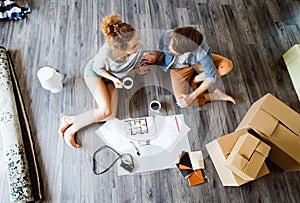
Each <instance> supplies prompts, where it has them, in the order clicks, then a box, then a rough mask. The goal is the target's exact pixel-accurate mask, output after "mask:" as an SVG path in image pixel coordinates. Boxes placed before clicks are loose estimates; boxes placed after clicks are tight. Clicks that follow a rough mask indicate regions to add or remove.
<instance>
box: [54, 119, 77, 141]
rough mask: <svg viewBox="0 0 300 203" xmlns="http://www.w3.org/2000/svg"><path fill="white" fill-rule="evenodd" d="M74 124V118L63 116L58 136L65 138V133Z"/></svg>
mask: <svg viewBox="0 0 300 203" xmlns="http://www.w3.org/2000/svg"><path fill="white" fill-rule="evenodd" d="M73 123H74V117H73V116H63V117H62V119H61V124H60V126H59V129H58V134H59V135H60V136H62V137H64V133H65V131H66V129H67V128H68V127H69V126H70V125H72V124H73Z"/></svg>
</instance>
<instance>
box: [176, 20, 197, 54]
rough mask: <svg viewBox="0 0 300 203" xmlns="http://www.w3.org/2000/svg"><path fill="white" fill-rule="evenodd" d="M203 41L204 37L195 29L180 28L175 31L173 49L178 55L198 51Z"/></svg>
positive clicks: (189, 27)
mask: <svg viewBox="0 0 300 203" xmlns="http://www.w3.org/2000/svg"><path fill="white" fill-rule="evenodd" d="M202 41H203V35H202V34H201V32H199V31H198V30H196V29H195V28H194V27H191V26H188V27H179V28H176V29H174V33H173V37H172V48H173V50H174V51H176V52H177V53H179V54H184V53H186V52H192V51H194V50H195V49H197V48H198V47H199V46H200V44H201V43H202Z"/></svg>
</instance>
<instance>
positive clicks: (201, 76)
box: [193, 72, 205, 83]
mask: <svg viewBox="0 0 300 203" xmlns="http://www.w3.org/2000/svg"><path fill="white" fill-rule="evenodd" d="M204 80H205V75H204V73H203V72H202V73H199V74H198V75H196V76H195V77H194V79H193V82H194V83H199V82H203V81H204Z"/></svg>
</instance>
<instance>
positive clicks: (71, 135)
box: [64, 124, 79, 149]
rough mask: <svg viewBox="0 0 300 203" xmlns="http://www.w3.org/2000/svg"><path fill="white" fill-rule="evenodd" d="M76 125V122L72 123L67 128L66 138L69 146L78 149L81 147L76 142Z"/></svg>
mask: <svg viewBox="0 0 300 203" xmlns="http://www.w3.org/2000/svg"><path fill="white" fill-rule="evenodd" d="M74 127H75V126H74V124H72V125H71V126H70V127H68V128H67V130H65V132H64V140H65V142H66V143H67V145H68V146H69V147H72V148H75V149H76V148H78V147H79V145H78V144H77V143H76V142H75V134H76V129H74Z"/></svg>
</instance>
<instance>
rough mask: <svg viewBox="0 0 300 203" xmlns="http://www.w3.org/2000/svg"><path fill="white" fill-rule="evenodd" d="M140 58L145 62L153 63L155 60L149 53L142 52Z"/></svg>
mask: <svg viewBox="0 0 300 203" xmlns="http://www.w3.org/2000/svg"><path fill="white" fill-rule="evenodd" d="M142 60H143V61H144V62H146V63H149V64H153V63H155V62H156V61H157V58H156V56H155V55H153V54H151V53H144V55H143V57H142Z"/></svg>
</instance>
